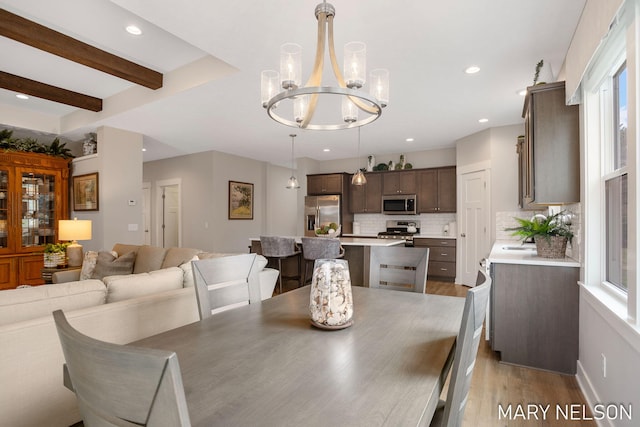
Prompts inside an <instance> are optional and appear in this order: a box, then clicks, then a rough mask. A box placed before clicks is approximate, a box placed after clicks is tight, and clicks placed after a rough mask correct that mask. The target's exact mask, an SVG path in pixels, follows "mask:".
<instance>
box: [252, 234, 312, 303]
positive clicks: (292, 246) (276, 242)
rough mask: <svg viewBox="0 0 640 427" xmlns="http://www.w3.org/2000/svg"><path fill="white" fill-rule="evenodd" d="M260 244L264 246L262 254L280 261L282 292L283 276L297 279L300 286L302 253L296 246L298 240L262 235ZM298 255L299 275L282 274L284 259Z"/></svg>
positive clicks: (279, 278) (279, 277) (269, 258)
mask: <svg viewBox="0 0 640 427" xmlns="http://www.w3.org/2000/svg"><path fill="white" fill-rule="evenodd" d="M260 246H262V255H263V256H264V257H265V258H267V259H268V260H274V261H277V262H278V271H279V272H280V275H279V276H278V281H279V283H280V293H281V294H282V278H283V277H284V278H285V279H296V280H297V281H298V286H300V279H301V277H302V275H301V274H300V259H301V256H300V255H301V254H302V252H300V251H299V250H298V248H297V246H296V240H295V239H294V238H293V237H279V236H260ZM292 257H296V258H297V260H298V269H297V273H298V274H297V275H295V276H283V274H282V260H283V259H287V258H292Z"/></svg>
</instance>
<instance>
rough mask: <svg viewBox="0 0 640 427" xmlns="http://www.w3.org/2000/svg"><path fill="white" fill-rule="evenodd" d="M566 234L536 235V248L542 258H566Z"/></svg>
mask: <svg viewBox="0 0 640 427" xmlns="http://www.w3.org/2000/svg"><path fill="white" fill-rule="evenodd" d="M568 240H569V239H567V238H566V237H565V236H547V237H541V236H540V237H536V250H537V251H538V256H540V257H542V258H564V256H565V253H566V252H567V241H568Z"/></svg>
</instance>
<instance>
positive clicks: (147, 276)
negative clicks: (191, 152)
mask: <svg viewBox="0 0 640 427" xmlns="http://www.w3.org/2000/svg"><path fill="white" fill-rule="evenodd" d="M264 265H266V259H264V258H262V257H261V259H260V265H259V267H264ZM259 276H260V284H261V292H262V293H263V295H262V297H263V299H265V298H269V297H271V295H272V292H273V289H274V287H275V284H276V280H277V277H278V272H277V271H276V270H272V269H264V268H263V269H262V271H261V272H260V273H259ZM192 283H193V278H192V272H191V264H190V262H187V263H184V264H182V265H181V266H180V267H169V268H165V269H162V270H158V271H152V272H149V273H138V274H131V275H125V276H111V277H105V278H104V282H103V281H100V280H93V279H92V280H82V281H74V282H68V283H61V284H55V285H48V286H39V287H33V288H26V289H15V290H7V291H0V426H5V425H6V426H12V427H35V426H45V425H46V426H61V427H62V426H64V427H66V426H70V425H72V424H74V423H76V422H78V421H80V419H81V418H80V414H79V412H78V410H77V406H76V399H75V395H74V394H73V393H72V392H71V391H69V390H68V389H66V388H65V387H64V385H63V382H62V380H63V379H62V365H63V363H64V357H63V355H62V349H61V347H60V342H59V340H58V335H57V332H56V328H55V325H54V322H53V317H52V316H51V312H52V311H53V310H56V309H58V308H61V309H62V310H64V311H65V314H66V316H67V318H68V319H69V322H70V323H71V325H73V326H74V327H76V328H77V329H78V330H80V331H81V332H83V333H85V334H87V335H89V336H92V337H95V338H97V339H100V340H104V341H109V342H114V343H119V344H126V343H129V342H132V341H136V340H138V339H142V338H145V337H148V336H151V335H154V334H157V333H160V332H163V331H166V330H170V329H174V328H177V327H179V326H182V325H186V324H189V323H192V322H195V321H197V320H198V319H199V316H198V308H197V303H196V297H195V294H194V288H193V286H192Z"/></svg>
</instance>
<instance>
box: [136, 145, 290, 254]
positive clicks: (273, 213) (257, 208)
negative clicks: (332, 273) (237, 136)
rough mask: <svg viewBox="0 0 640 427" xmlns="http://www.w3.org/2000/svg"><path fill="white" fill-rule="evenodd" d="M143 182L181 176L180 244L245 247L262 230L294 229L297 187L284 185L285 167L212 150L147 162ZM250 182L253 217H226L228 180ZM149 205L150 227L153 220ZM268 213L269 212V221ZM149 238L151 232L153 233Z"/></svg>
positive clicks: (153, 186) (216, 248)
mask: <svg viewBox="0 0 640 427" xmlns="http://www.w3.org/2000/svg"><path fill="white" fill-rule="evenodd" d="M143 171H144V172H143V174H144V178H143V180H144V182H148V183H149V184H150V187H151V201H152V204H154V203H155V202H154V201H155V200H156V198H157V194H156V190H157V189H156V184H157V182H158V181H163V180H173V179H180V180H181V191H182V200H181V204H182V246H185V247H194V248H200V249H202V250H207V251H215V252H247V251H248V246H249V239H250V238H252V237H260V235H261V234H279V235H294V234H296V229H295V226H296V224H297V222H298V221H297V211H296V209H295V206H296V203H297V202H298V196H299V193H298V191H292V190H287V189H286V188H285V184H286V182H287V179H288V178H289V175H290V171H289V169H285V168H281V167H278V166H273V165H269V164H267V163H265V162H260V161H256V160H251V159H247V158H243V157H238V156H233V155H229V154H225V153H220V152H216V151H209V152H204V153H198V154H192V155H187V156H181V157H175V158H171V159H164V160H158V161H153V162H147V163H145V164H144V167H143ZM230 180H231V181H240V182H247V183H252V184H253V185H254V200H253V203H254V212H253V219H252V220H229V219H228V186H229V181H230ZM155 212H156V209H153V208H152V209H151V229H152V230H155V228H156V226H157V224H156V223H157V219H156V214H155ZM267 218H270V220H269V221H267ZM151 243H152V244H157V242H155V233H152V241H151Z"/></svg>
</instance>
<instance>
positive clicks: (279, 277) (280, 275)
mask: <svg viewBox="0 0 640 427" xmlns="http://www.w3.org/2000/svg"><path fill="white" fill-rule="evenodd" d="M278 272H279V273H280V274H279V275H278V281H279V282H280V295H282V258H278Z"/></svg>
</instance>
